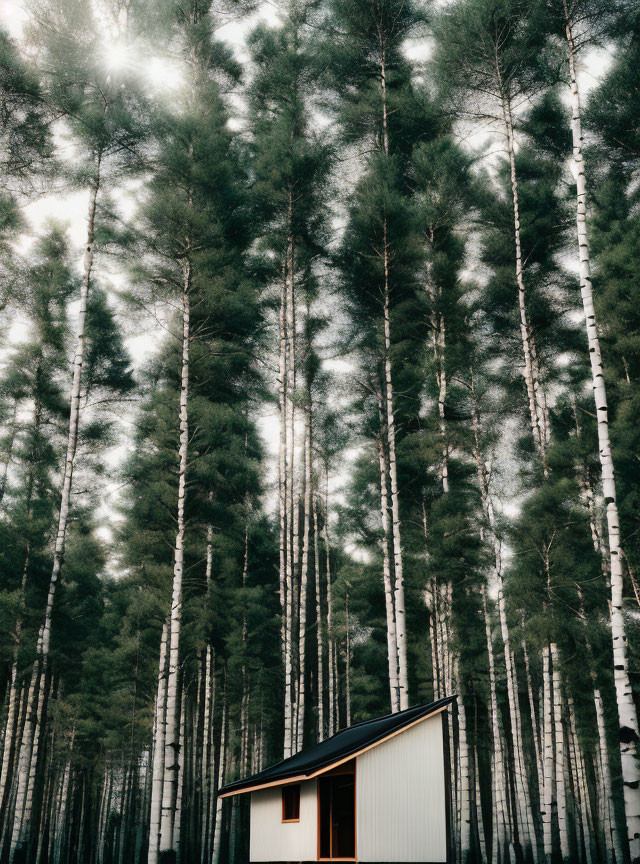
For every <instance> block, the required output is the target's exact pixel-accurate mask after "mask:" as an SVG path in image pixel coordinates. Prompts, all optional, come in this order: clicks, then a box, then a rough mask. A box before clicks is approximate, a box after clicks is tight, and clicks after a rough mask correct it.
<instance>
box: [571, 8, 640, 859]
mask: <svg viewBox="0 0 640 864" xmlns="http://www.w3.org/2000/svg"><path fill="white" fill-rule="evenodd" d="M564 9H565V24H566V28H565V30H566V37H567V45H568V52H569V58H568V59H569V74H570V79H571V133H572V137H573V161H574V166H575V174H576V194H577V207H576V214H577V220H576V221H577V234H578V253H579V257H580V291H581V294H582V304H583V309H584V317H585V324H586V330H587V341H588V346H589V360H590V363H591V376H592V382H593V397H594V401H595V406H596V417H597V423H598V446H599V455H600V466H601V468H602V485H603V491H604V501H605V505H606V511H607V532H608V540H609V558H610V577H611V636H612V640H613V675H614V681H615V686H616V701H617V706H618V721H619V727H620V728H619V739H620V759H621V763H622V779H623V785H624V809H625V816H626V824H627V838H628V841H629V852H630V856H631V861H632V862H633V864H635V862H637V861H640V766H639V764H638V752H637V749H638V715H637V711H636V706H635V702H634V700H633V693H632V689H631V681H630V679H629V658H628V649H627V639H626V632H625V620H624V609H623V599H622V594H623V575H622V560H621V554H620V521H619V516H618V504H617V497H616V483H615V474H614V467H613V457H612V454H611V441H610V438H609V409H608V402H607V392H606V386H605V378H604V370H603V365H602V353H601V351H600V337H599V335H598V329H597V324H596V311H595V306H594V302H593V288H592V285H591V260H590V255H589V239H588V236H587V183H586V176H585V168H584V157H583V152H582V150H583V147H582V120H581V107H580V91H579V89H578V79H577V75H576V69H575V43H574V39H573V32H572V21H571V19H570V16H569V12H568V8H567V5H566V3H565V5H564Z"/></svg>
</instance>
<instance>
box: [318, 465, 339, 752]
mask: <svg viewBox="0 0 640 864" xmlns="http://www.w3.org/2000/svg"><path fill="white" fill-rule="evenodd" d="M322 533H323V539H324V550H325V561H326V579H327V648H328V651H329V665H328V672H329V728H328V733H329V737H331V736H332V735H333V734H334V732H335V731H336V728H337V725H336V709H337V699H336V691H337V686H338V685H337V674H336V672H337V669H336V656H335V646H334V639H333V601H332V596H331V550H330V547H329V473H328V471H327V483H326V491H325V507H324V526H323V532H322Z"/></svg>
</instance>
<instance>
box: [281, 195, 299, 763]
mask: <svg viewBox="0 0 640 864" xmlns="http://www.w3.org/2000/svg"><path fill="white" fill-rule="evenodd" d="M292 219H293V190H289V211H288V224H289V226H290V233H289V237H288V239H287V260H286V267H285V280H286V334H287V379H286V380H287V385H286V424H287V433H286V435H287V460H286V462H287V469H286V477H287V482H286V495H287V500H286V508H287V566H286V593H287V614H286V629H287V635H286V644H287V653H286V657H285V705H284V710H285V722H284V756H285V758H287V757H288V756H291V754H292V753H293V752H294V738H295V735H296V731H297V730H296V727H295V701H294V693H293V691H294V668H293V659H294V658H293V632H294V620H293V618H294V612H295V608H294V585H295V577H296V574H295V564H296V557H297V550H296V548H295V547H296V541H297V533H298V529H297V526H298V519H297V513H296V509H297V501H296V496H295V494H294V486H295V477H296V458H295V389H296V330H295V328H296V316H295V286H294V243H293V234H292V233H291V225H292Z"/></svg>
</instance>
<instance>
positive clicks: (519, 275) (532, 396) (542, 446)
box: [496, 63, 548, 476]
mask: <svg viewBox="0 0 640 864" xmlns="http://www.w3.org/2000/svg"><path fill="white" fill-rule="evenodd" d="M496 71H497V75H498V79H499V82H500V87H501V90H502V93H503V96H502V115H503V120H504V126H505V132H506V137H507V150H508V153H509V165H510V171H511V196H512V201H513V226H514V241H515V258H516V283H517V286H518V307H519V310H520V337H521V340H522V350H523V354H524V370H523V374H524V380H525V384H526V388H527V398H528V402H529V419H530V422H531V432H532V435H533V440H534V444H535V445H536V448H537V450H538V452H539V454H540V458H541V460H542V468H543V472H544V474H545V476H547V473H548V470H547V450H546V443H547V442H546V430H545V416H544V404H543V403H544V401H545V400H544V397H543V396H542V394H541V388H540V381H539V379H538V376H537V374H536V369H535V368H534V359H533V352H532V345H531V336H532V334H531V325H530V323H529V315H528V312H527V298H526V288H525V283H524V276H523V264H522V245H521V242H520V204H519V197H518V178H517V174H516V153H515V143H514V137H513V120H512V117H511V102H510V100H509V98H508V96H507V95H506V93H505V91H504V88H503V82H502V72H501V70H500V66H499V64H498V63H496ZM536 365H537V364H536Z"/></svg>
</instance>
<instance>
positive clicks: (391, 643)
mask: <svg viewBox="0 0 640 864" xmlns="http://www.w3.org/2000/svg"><path fill="white" fill-rule="evenodd" d="M374 386H375V382H374ZM376 391H377V396H378V414H379V419H380V435H379V436H378V461H379V465H380V515H381V519H382V576H383V580H384V600H385V610H386V616H387V660H388V664H389V694H390V699H391V711H392V713H395V712H396V711H399V710H400V691H399V683H398V642H397V635H396V614H395V605H394V597H393V588H392V583H391V563H390V560H389V541H390V537H389V533H390V532H389V500H388V496H387V457H386V453H385V450H384V442H383V434H384V433H386V431H387V430H386V423H385V417H384V411H383V403H382V394H381V393H380V391H379V390H378V388H377V387H376Z"/></svg>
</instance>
